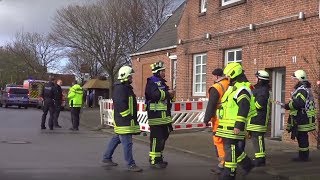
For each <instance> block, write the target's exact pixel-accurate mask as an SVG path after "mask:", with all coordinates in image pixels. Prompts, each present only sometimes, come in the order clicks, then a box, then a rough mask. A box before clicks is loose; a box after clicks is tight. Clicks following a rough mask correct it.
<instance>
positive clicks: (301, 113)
mask: <svg viewBox="0 0 320 180" xmlns="http://www.w3.org/2000/svg"><path fill="white" fill-rule="evenodd" d="M292 77H293V79H294V80H295V83H296V85H295V86H294V92H293V93H292V96H291V100H290V101H289V102H288V103H287V104H285V105H284V108H285V109H286V110H289V112H290V113H289V114H290V116H289V120H288V124H287V131H288V132H291V138H292V139H295V138H297V140H298V145H299V155H298V157H296V158H293V159H292V160H293V161H308V160H309V138H308V132H310V131H314V130H315V129H316V125H315V116H316V107H315V102H314V97H313V94H312V90H311V83H310V82H309V81H308V78H307V74H306V72H305V71H304V70H297V71H295V72H294V74H293V76H292Z"/></svg>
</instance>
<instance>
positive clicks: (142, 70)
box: [131, 49, 176, 97]
mask: <svg viewBox="0 0 320 180" xmlns="http://www.w3.org/2000/svg"><path fill="white" fill-rule="evenodd" d="M175 51H176V50H175V49H170V50H166V51H159V52H154V53H148V54H144V55H139V56H133V57H131V59H132V66H133V69H134V71H135V73H134V75H133V83H132V86H133V89H134V92H135V94H136V95H137V97H144V89H145V86H146V83H147V81H146V80H147V78H148V77H150V76H152V72H151V67H150V65H151V64H152V63H155V62H158V61H159V60H161V61H163V62H164V63H165V67H166V77H165V79H166V80H167V85H168V86H169V87H170V88H171V87H172V80H171V79H170V77H172V76H171V75H170V73H171V71H170V67H171V65H172V64H171V61H170V59H169V57H168V56H167V55H169V54H170V55H173V54H175Z"/></svg>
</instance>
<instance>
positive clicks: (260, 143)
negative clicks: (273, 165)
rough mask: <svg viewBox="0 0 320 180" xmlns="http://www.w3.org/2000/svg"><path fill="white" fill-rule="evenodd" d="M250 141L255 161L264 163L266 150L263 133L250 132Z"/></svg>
mask: <svg viewBox="0 0 320 180" xmlns="http://www.w3.org/2000/svg"><path fill="white" fill-rule="evenodd" d="M250 134H251V140H252V144H253V149H254V156H255V159H256V160H257V161H260V160H261V161H265V156H266V153H265V151H266V148H265V142H264V134H265V133H263V132H253V131H252V132H250Z"/></svg>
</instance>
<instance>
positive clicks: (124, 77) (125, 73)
mask: <svg viewBox="0 0 320 180" xmlns="http://www.w3.org/2000/svg"><path fill="white" fill-rule="evenodd" d="M133 73H134V71H133V69H132V68H131V67H130V66H122V67H121V68H120V69H119V73H118V79H119V80H121V82H124V81H128V77H129V76H131V75H132V74H133Z"/></svg>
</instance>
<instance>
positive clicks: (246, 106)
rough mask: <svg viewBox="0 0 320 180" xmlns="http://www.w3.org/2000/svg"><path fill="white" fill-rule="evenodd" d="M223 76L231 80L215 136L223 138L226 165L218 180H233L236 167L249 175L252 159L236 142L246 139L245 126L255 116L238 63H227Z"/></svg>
mask: <svg viewBox="0 0 320 180" xmlns="http://www.w3.org/2000/svg"><path fill="white" fill-rule="evenodd" d="M223 72H224V74H225V75H226V76H227V77H229V78H230V86H229V88H228V90H227V91H226V92H225V93H224V95H223V97H222V99H221V103H222V104H221V108H220V109H219V126H218V129H217V133H216V136H218V137H222V138H223V143H224V144H223V145H224V151H225V153H226V155H225V164H224V169H223V172H222V173H221V176H220V179H222V180H234V179H235V177H236V168H237V164H239V165H241V166H242V168H243V169H244V172H245V173H244V174H245V175H246V174H248V173H249V172H250V170H251V169H252V168H253V165H252V162H251V159H250V158H249V157H248V156H247V155H246V153H245V152H244V151H242V149H241V148H240V147H239V144H238V142H239V141H243V140H244V138H245V126H246V123H247V121H248V119H250V118H251V117H253V116H255V115H256V110H255V106H254V99H253V97H252V92H251V89H250V83H249V82H248V80H247V78H246V76H245V75H244V73H243V70H242V66H241V65H240V64H239V63H229V64H228V65H227V66H226V67H225V69H224V71H223Z"/></svg>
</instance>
